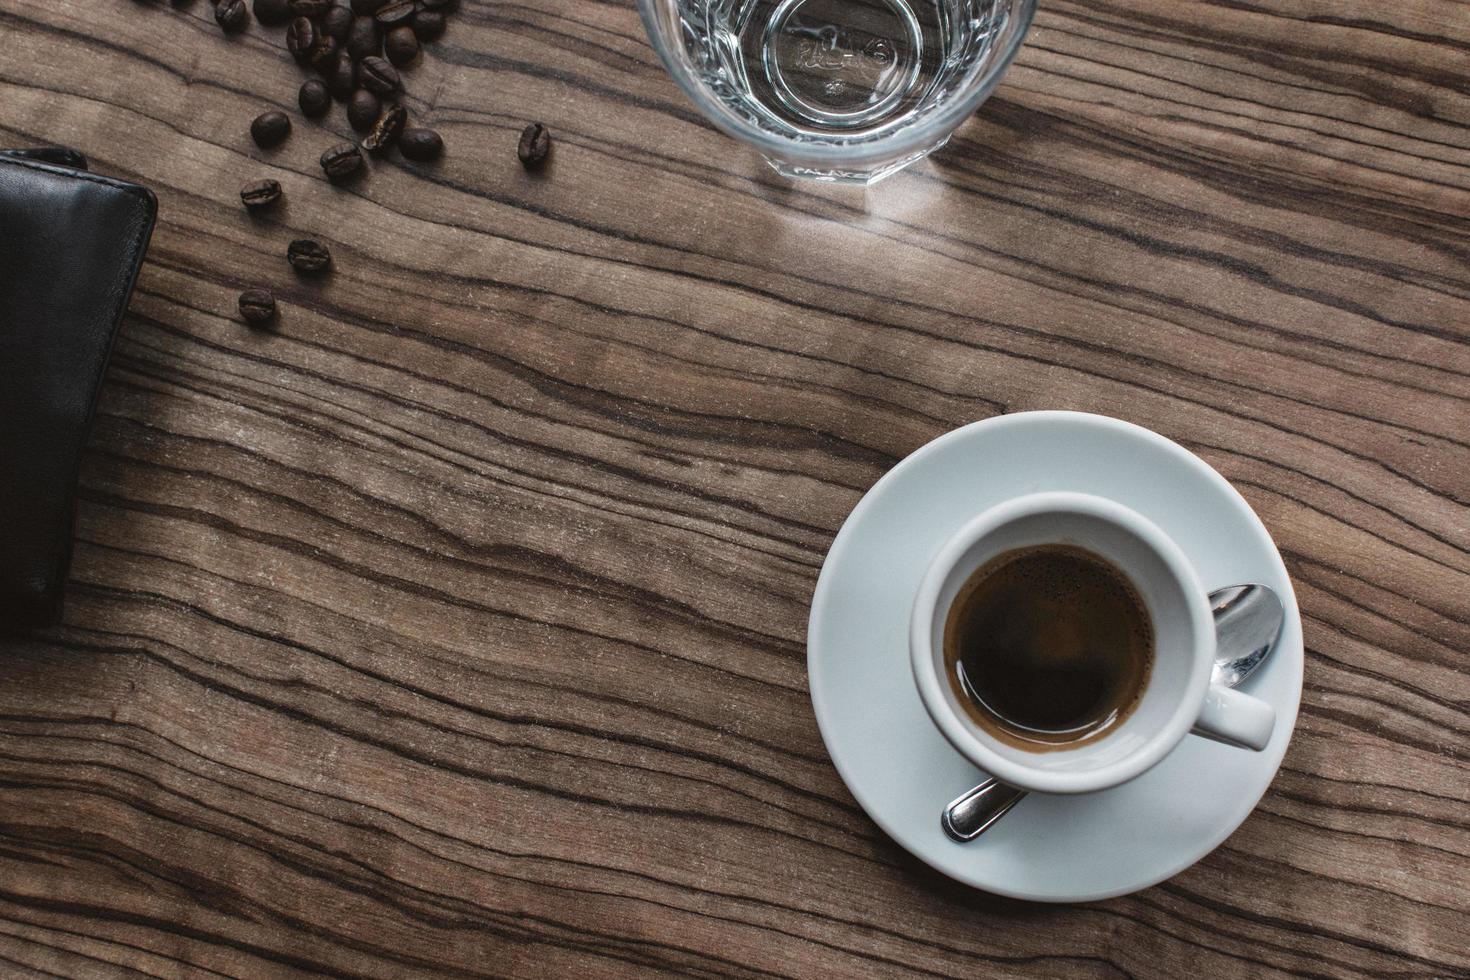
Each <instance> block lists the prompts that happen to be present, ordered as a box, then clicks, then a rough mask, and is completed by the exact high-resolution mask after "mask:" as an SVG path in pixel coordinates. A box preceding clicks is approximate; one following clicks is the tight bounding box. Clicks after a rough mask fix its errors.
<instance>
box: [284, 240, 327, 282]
mask: <svg viewBox="0 0 1470 980" xmlns="http://www.w3.org/2000/svg"><path fill="white" fill-rule="evenodd" d="M286 261H287V262H290V263H291V268H293V269H295V270H296V271H297V272H304V273H306V274H307V275H309V276H315V275H319V274H321V273H323V272H325V271H327V267H328V266H329V265H331V264H332V253H331V252H329V251H327V246H325V245H323V244H322V243H321V242H318V241H313V240H312V239H310V238H298V239H296V240H295V241H294V242H292V243H291V244H290V245H289V246H287V248H286Z"/></svg>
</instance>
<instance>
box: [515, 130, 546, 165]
mask: <svg viewBox="0 0 1470 980" xmlns="http://www.w3.org/2000/svg"><path fill="white" fill-rule="evenodd" d="M550 152H551V131H550V130H548V129H547V128H546V127H545V126H543V125H541V124H540V123H531V125H529V126H527V127H526V128H525V129H523V130H521V141H520V143H519V144H518V145H517V146H516V156H518V157H520V158H521V166H523V167H525V168H526V169H527V170H535V169H537V168H539V167H540V166H541V165H542V164H543V163H545V162H546V154H548V153H550Z"/></svg>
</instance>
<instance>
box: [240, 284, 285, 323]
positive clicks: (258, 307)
mask: <svg viewBox="0 0 1470 980" xmlns="http://www.w3.org/2000/svg"><path fill="white" fill-rule="evenodd" d="M240 315H241V316H242V317H244V318H245V322H246V323H248V324H250V325H251V326H259V325H260V324H263V323H269V322H270V321H272V320H274V319H275V318H276V298H275V297H274V296H272V295H271V291H270V290H269V289H247V290H245V291H244V292H243V293H241V294H240Z"/></svg>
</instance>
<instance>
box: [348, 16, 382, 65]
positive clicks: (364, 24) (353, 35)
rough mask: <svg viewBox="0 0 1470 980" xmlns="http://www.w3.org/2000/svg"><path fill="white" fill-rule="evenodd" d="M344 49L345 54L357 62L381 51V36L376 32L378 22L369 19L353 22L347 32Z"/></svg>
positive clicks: (364, 18) (359, 18)
mask: <svg viewBox="0 0 1470 980" xmlns="http://www.w3.org/2000/svg"><path fill="white" fill-rule="evenodd" d="M346 47H347V53H348V54H350V55H352V57H353V58H355V59H356V60H358V61H361V60H362V59H364V58H370V57H372V56H373V55H375V54H377V53H378V52H379V51H381V50H383V35H382V33H381V32H380V31H379V30H378V22H377V21H375V20H373V19H372V18H371V17H358V18H356V19H355V20H353V22H352V30H350V31H348V32H347V41H346Z"/></svg>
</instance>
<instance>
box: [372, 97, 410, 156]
mask: <svg viewBox="0 0 1470 980" xmlns="http://www.w3.org/2000/svg"><path fill="white" fill-rule="evenodd" d="M407 122H408V110H407V109H405V108H403V106H401V105H398V104H397V103H394V104H393V105H390V106H389V107H388V108H386V109H384V110H383V114H382V115H381V116H379V117H378V121H377V122H375V123H373V131H372V132H371V133H368V135H367V139H365V140H363V141H362V147H363V149H365V150H367V151H368V152H369V153H387V152H388V147H390V146H392V145H393V144H394V143H396V142H398V137H399V134H401V133H402V132H403V126H404V124H405V123H407Z"/></svg>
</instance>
